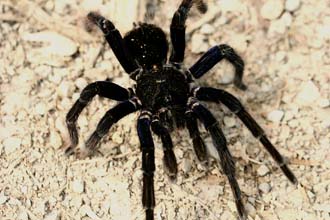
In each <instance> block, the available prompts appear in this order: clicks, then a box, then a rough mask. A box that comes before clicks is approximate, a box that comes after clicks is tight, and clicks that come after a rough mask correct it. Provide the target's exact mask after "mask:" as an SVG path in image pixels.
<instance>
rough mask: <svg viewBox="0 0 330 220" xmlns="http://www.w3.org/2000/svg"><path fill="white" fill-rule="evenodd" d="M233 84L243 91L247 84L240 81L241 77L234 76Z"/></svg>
mask: <svg viewBox="0 0 330 220" xmlns="http://www.w3.org/2000/svg"><path fill="white" fill-rule="evenodd" d="M234 85H235V86H236V87H237V88H238V89H240V90H243V91H245V90H246V89H247V86H246V85H245V84H244V83H243V82H242V79H238V78H235V79H234Z"/></svg>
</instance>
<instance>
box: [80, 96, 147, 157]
mask: <svg viewBox="0 0 330 220" xmlns="http://www.w3.org/2000/svg"><path fill="white" fill-rule="evenodd" d="M139 107H140V105H139V102H138V100H137V98H131V99H129V100H126V101H123V102H120V103H119V104H118V105H116V106H115V107H113V108H112V109H110V110H109V111H107V112H106V113H105V115H104V116H103V117H102V119H101V121H100V122H99V123H98V125H97V127H96V129H95V131H94V132H93V134H92V135H91V136H90V137H89V138H88V140H87V141H86V144H85V148H82V149H77V152H76V154H77V157H78V158H85V157H87V156H89V155H91V154H92V153H93V152H94V151H95V149H96V147H97V144H98V143H99V142H100V140H101V139H102V138H103V137H104V136H105V135H106V134H107V133H108V131H109V130H110V128H111V127H112V125H114V124H115V123H116V122H117V121H119V120H120V119H122V118H123V117H125V116H127V115H129V114H130V113H133V112H135V111H136V110H137V109H138V108H139Z"/></svg>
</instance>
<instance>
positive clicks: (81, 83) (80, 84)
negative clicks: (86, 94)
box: [75, 77, 88, 91]
mask: <svg viewBox="0 0 330 220" xmlns="http://www.w3.org/2000/svg"><path fill="white" fill-rule="evenodd" d="M87 84H88V83H87V81H86V79H84V78H82V77H80V78H78V79H76V81H75V85H76V86H77V87H78V88H79V90H80V91H81V90H83V89H84V88H85V87H86V86H87Z"/></svg>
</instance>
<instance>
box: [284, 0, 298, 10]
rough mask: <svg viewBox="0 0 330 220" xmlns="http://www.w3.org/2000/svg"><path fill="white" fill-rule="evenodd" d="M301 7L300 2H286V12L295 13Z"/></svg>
mask: <svg viewBox="0 0 330 220" xmlns="http://www.w3.org/2000/svg"><path fill="white" fill-rule="evenodd" d="M299 6H300V0H286V1H285V10H287V11H290V12H294V11H296V10H297V9H298V8H299Z"/></svg>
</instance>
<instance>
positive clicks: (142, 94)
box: [136, 67, 189, 127]
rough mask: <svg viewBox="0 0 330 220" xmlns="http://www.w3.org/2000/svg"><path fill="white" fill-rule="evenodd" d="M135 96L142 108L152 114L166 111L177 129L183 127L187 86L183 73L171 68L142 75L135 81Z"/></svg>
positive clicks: (187, 93)
mask: <svg viewBox="0 0 330 220" xmlns="http://www.w3.org/2000/svg"><path fill="white" fill-rule="evenodd" d="M136 95H137V96H138V98H139V99H140V101H141V103H142V106H143V108H145V109H149V110H150V111H152V112H153V113H154V114H158V113H160V111H164V109H165V110H167V111H169V113H170V115H171V116H172V117H173V120H174V121H175V123H176V125H177V126H178V127H181V126H183V121H182V120H183V117H184V115H183V114H184V112H185V111H186V109H185V106H186V104H187V100H188V95H189V84H188V82H187V80H186V77H185V75H184V73H183V72H182V71H180V70H178V69H175V68H173V67H164V68H162V69H160V70H155V71H151V72H148V73H143V74H141V76H140V77H139V79H138V80H137V86H136Z"/></svg>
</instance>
